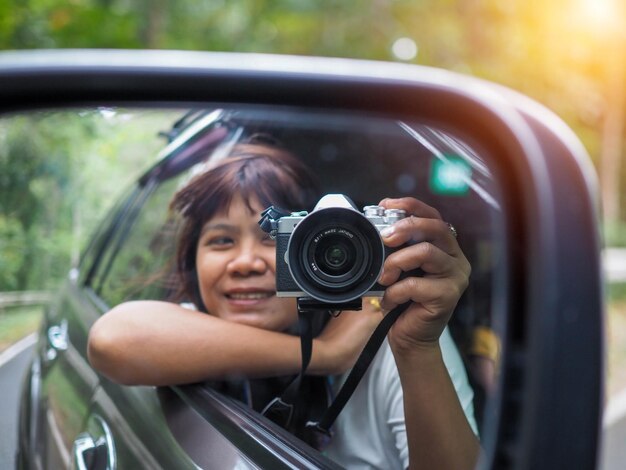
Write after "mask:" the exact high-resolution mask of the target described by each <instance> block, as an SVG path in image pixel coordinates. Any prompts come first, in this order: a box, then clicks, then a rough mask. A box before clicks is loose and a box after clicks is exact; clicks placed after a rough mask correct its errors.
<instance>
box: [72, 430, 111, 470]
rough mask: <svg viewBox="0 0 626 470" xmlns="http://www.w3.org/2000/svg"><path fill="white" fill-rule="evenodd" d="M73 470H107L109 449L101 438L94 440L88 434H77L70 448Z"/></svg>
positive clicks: (108, 466)
mask: <svg viewBox="0 0 626 470" xmlns="http://www.w3.org/2000/svg"><path fill="white" fill-rule="evenodd" d="M71 468H72V469H73V470H108V469H110V468H111V466H110V462H109V449H108V446H107V441H106V439H104V438H103V437H101V438H99V439H98V440H94V439H93V437H92V436H91V435H90V434H88V433H82V434H79V435H78V437H77V438H76V440H74V445H73V446H72V466H71Z"/></svg>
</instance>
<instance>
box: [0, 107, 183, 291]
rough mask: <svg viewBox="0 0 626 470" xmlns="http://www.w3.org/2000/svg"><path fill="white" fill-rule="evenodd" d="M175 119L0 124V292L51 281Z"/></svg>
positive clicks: (68, 115)
mask: <svg viewBox="0 0 626 470" xmlns="http://www.w3.org/2000/svg"><path fill="white" fill-rule="evenodd" d="M180 114H181V112H176V111H168V112H165V111H142V112H140V111H134V112H132V113H131V112H127V111H124V110H110V109H99V110H89V111H81V110H76V111H59V112H41V113H33V114H29V115H24V116H12V117H8V118H6V119H2V120H0V291H7V290H22V289H47V288H51V287H53V286H54V285H55V284H56V283H58V282H59V280H60V279H62V278H63V277H64V276H65V275H66V274H67V272H68V270H69V268H70V267H71V265H72V264H75V263H76V261H77V259H78V256H79V252H80V250H81V249H82V248H83V247H84V244H85V240H86V238H87V237H88V236H89V234H90V232H91V231H92V230H93V229H94V227H95V225H96V223H97V221H98V220H99V219H101V218H102V216H103V213H104V212H105V211H106V210H107V209H108V208H109V207H110V206H111V205H112V203H113V202H115V200H116V199H117V197H118V196H119V193H120V191H121V190H122V189H124V187H126V186H128V185H130V183H131V182H132V181H133V180H134V178H136V177H137V176H138V175H139V172H141V171H142V170H144V169H146V167H147V166H148V165H149V164H151V163H152V162H154V161H155V156H156V154H157V152H158V150H160V149H161V148H162V147H163V145H164V144H165V141H164V139H162V138H159V137H158V136H157V134H158V132H159V131H162V130H167V129H168V128H169V127H170V125H171V122H172V121H173V120H174V119H175V118H176V117H178V116H180Z"/></svg>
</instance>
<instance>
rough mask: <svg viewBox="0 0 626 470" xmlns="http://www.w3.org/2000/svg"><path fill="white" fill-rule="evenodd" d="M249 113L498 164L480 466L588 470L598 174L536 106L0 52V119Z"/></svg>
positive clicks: (247, 71) (297, 74) (472, 93)
mask: <svg viewBox="0 0 626 470" xmlns="http://www.w3.org/2000/svg"><path fill="white" fill-rule="evenodd" d="M202 103H224V104H239V103H242V104H243V103H245V104H259V105H281V106H295V107H305V108H312V109H335V110H344V111H353V112H370V113H374V114H378V115H385V116H394V117H395V118H401V119H409V120H410V119H411V118H412V117H413V116H419V118H420V120H422V121H423V120H426V121H427V122H428V121H430V122H432V123H433V124H438V123H439V124H441V123H445V125H446V127H450V128H453V129H456V130H459V132H460V133H464V134H465V135H468V136H475V137H476V138H477V139H479V140H480V142H482V143H484V144H485V145H486V146H487V147H488V148H489V150H490V153H491V154H493V155H498V156H499V158H498V160H497V161H492V162H490V164H491V166H492V170H493V172H494V174H495V177H496V178H497V179H498V181H499V182H500V185H501V187H502V188H503V201H502V205H503V208H504V211H503V212H504V215H505V217H504V221H505V227H504V233H503V234H502V235H503V236H504V239H505V244H504V248H505V250H504V251H505V252H504V253H503V254H504V256H505V260H506V263H507V266H508V270H507V273H506V274H507V275H506V276H505V277H504V278H503V279H500V280H499V282H500V283H501V284H500V286H498V287H499V291H498V292H499V296H498V298H497V306H496V308H497V309H501V310H502V311H506V312H507V313H508V320H507V322H506V325H503V326H504V327H505V338H504V344H503V346H504V355H503V358H504V360H503V367H502V370H501V374H500V377H499V385H500V386H499V388H498V390H499V392H498V393H497V396H496V397H495V398H494V399H493V400H491V402H490V404H489V408H488V411H487V412H488V414H489V416H488V417H487V419H486V427H485V429H484V436H483V443H484V447H485V449H486V452H485V453H483V456H482V459H481V462H480V463H479V467H481V468H503V467H506V468H508V467H515V468H522V469H526V468H527V469H539V468H549V469H552V468H595V466H596V463H597V447H598V439H599V434H600V423H601V409H602V406H601V404H602V392H603V387H602V379H603V356H602V354H603V340H602V335H603V318H602V316H603V298H602V282H601V274H600V235H599V228H598V213H597V212H598V211H597V204H596V201H595V197H596V189H595V179H594V178H595V176H594V173H593V171H592V170H591V169H590V168H589V165H588V163H587V162H588V157H587V155H586V153H585V151H584V149H582V147H581V146H580V144H579V142H578V140H577V139H576V137H575V136H573V134H571V132H570V131H569V130H568V129H567V127H566V126H564V125H563V124H562V122H561V121H560V120H559V119H558V118H556V117H555V116H553V115H552V114H551V113H550V112H549V111H547V110H545V109H544V108H542V107H541V106H539V105H537V104H536V103H534V102H532V101H530V100H528V99H527V98H524V97H522V96H520V95H518V94H516V93H514V92H511V91H509V90H506V89H503V88H501V87H499V86H494V85H492V84H489V83H486V82H482V81H480V80H477V79H473V78H469V77H464V76H460V75H457V74H453V73H450V72H446V71H443V70H436V69H429V68H424V67H418V66H407V65H400V64H387V63H379V62H360V61H350V60H342V59H319V58H304V57H279V56H265V55H255V54H219V53H218V54H212V53H197V52H175V51H103V50H100V51H95V50H94V51H35V52H7V53H1V54H0V115H2V114H10V113H13V112H18V111H27V110H37V109H46V108H58V107H72V106H85V105H124V106H130V105H136V106H146V105H147V104H150V105H152V106H154V105H160V104H163V105H167V106H172V105H177V106H198V105H199V104H202Z"/></svg>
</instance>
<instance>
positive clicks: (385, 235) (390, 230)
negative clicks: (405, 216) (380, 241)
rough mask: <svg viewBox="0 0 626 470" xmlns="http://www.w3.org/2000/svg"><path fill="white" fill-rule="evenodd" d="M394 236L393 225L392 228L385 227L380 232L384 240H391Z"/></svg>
mask: <svg viewBox="0 0 626 470" xmlns="http://www.w3.org/2000/svg"><path fill="white" fill-rule="evenodd" d="M392 235H393V225H392V226H390V227H385V228H384V229H382V230H381V231H380V236H381V237H383V238H389V237H390V236H392Z"/></svg>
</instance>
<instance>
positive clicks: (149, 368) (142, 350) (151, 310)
mask: <svg viewBox="0 0 626 470" xmlns="http://www.w3.org/2000/svg"><path fill="white" fill-rule="evenodd" d="M325 349H329V348H328V347H327V345H326V344H322V342H320V341H319V340H314V345H313V357H312V360H311V366H310V369H309V370H310V372H311V373H315V374H326V373H333V372H335V371H336V369H337V368H342V367H341V366H338V365H337V364H336V360H334V358H333V354H331V353H326V351H325ZM88 354H89V360H90V362H91V363H92V365H93V366H94V367H95V368H96V369H98V370H99V371H100V372H102V373H103V374H104V375H106V376H107V377H109V378H110V379H111V380H113V381H115V382H119V383H123V384H128V385H131V384H133V385H138V384H142V385H172V384H181V383H193V382H198V381H202V380H209V379H215V380H219V379H226V378H229V377H268V376H277V375H287V374H293V373H297V372H298V371H299V370H300V367H301V353H300V338H299V337H297V336H291V335H288V334H284V333H277V332H272V331H267V330H262V329H259V328H254V327H251V326H247V325H241V324H238V323H233V322H228V321H225V320H222V319H220V318H217V317H214V316H211V315H207V314H203V313H200V312H196V311H192V310H188V309H185V308H182V307H180V306H178V305H176V304H171V303H167V302H158V301H138V302H128V303H126V304H122V305H120V306H118V307H115V308H114V309H112V310H111V311H110V312H109V313H107V314H105V315H103V316H102V317H101V318H100V319H99V320H98V321H97V322H96V323H95V324H94V326H93V327H92V329H91V332H90V335H89V345H88Z"/></svg>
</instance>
